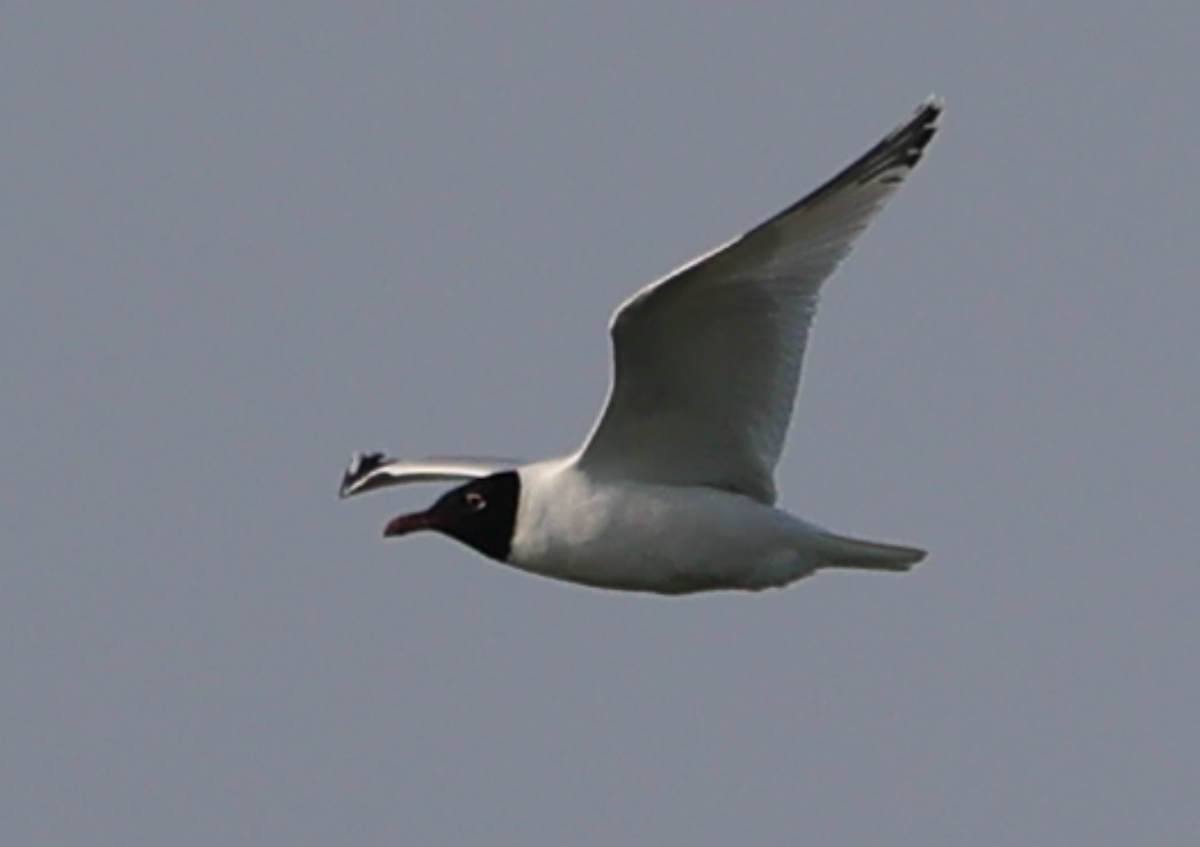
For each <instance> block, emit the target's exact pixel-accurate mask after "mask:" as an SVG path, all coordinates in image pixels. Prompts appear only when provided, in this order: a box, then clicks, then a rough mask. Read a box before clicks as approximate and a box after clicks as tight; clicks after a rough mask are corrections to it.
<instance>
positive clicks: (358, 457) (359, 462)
mask: <svg viewBox="0 0 1200 847" xmlns="http://www.w3.org/2000/svg"><path fill="white" fill-rule="evenodd" d="M387 461H388V458H387V455H386V454H384V453H362V452H356V453H354V454H353V455H352V456H351V457H350V463H349V464H348V465H347V466H346V471H345V473H343V474H342V484H341V485H340V486H338V499H339V500H345V499H346V498H347V497H352V496H353V495H355V494H359V493H361V492H362V487H361V486H362V482H363V480H364V479H365V478H366V477H367V476H368V475H369V474H370V473H371V472H372V471H374V470H375V469H376V468H378V467H379V466H380V465H383V464H384V463H386V462H387Z"/></svg>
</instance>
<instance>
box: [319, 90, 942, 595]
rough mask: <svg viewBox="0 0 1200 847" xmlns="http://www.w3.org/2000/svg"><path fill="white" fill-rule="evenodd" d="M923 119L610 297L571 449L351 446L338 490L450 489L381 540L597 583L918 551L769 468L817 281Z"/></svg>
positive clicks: (889, 178) (888, 558) (786, 579)
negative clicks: (606, 384) (536, 457)
mask: <svg viewBox="0 0 1200 847" xmlns="http://www.w3.org/2000/svg"><path fill="white" fill-rule="evenodd" d="M941 113H942V102H941V100H940V99H938V98H936V97H931V98H929V99H928V100H926V101H925V102H924V103H923V104H921V106H920V107H918V109H917V110H916V112H915V113H914V114H913V116H912V117H911V118H910V119H909V120H908V121H907V122H905V123H904V124H902V125H901V126H899V127H898V128H896V129H895V130H894V131H893V132H891V133H890V134H889V135H888V136H887V137H885V138H884V139H883V140H882V141H880V142H879V143H878V144H876V145H875V146H874V147H873V148H871V149H870V150H869V151H867V152H866V153H865V154H864V155H862V156H861V157H860V158H858V159H857V160H856V161H854V162H853V163H851V164H850V165H849V166H848V167H846V168H845V169H844V170H843V171H841V173H839V174H837V176H835V177H833V178H832V179H831V180H829V181H828V182H826V183H825V184H824V185H822V186H821V187H820V188H818V189H817V190H816V191H814V192H812V193H811V194H809V195H808V196H807V197H805V198H804V199H802V200H800V201H798V202H797V203H795V204H793V205H791V206H789V207H788V208H786V209H784V210H783V211H782V212H780V213H779V214H777V215H775V216H774V217H772V218H770V219H769V220H767V221H766V222H765V223H762V224H760V225H759V226H757V227H755V228H754V229H751V230H750V231H749V232H747V233H746V234H745V235H743V236H741V237H740V238H736V239H734V240H732V241H730V242H728V243H726V244H724V245H722V246H721V247H718V248H717V249H715V250H713V251H711V252H709V253H706V254H704V255H702V256H700V257H699V258H697V259H695V260H693V261H691V262H689V263H688V264H686V265H684V266H683V267H681V268H680V269H678V270H677V271H675V272H673V273H671V274H669V275H668V276H666V277H665V278H663V279H661V280H659V281H658V282H655V283H653V284H652V285H649V286H647V287H646V288H644V289H642V290H641V291H639V292H638V293H637V294H635V295H634V296H633V297H631V298H630V299H629V300H627V301H626V302H625V303H624V304H622V305H621V306H620V308H618V309H617V311H616V312H615V313H614V315H613V317H612V320H611V323H610V332H611V335H612V346H613V377H612V384H611V387H610V390H609V395H608V401H607V404H606V405H605V408H604V411H603V412H602V413H601V415H600V418H599V420H598V421H597V422H596V423H595V425H594V426H593V428H592V431H591V433H590V434H589V435H588V437H587V439H586V440H585V441H584V443H583V446H582V447H581V448H579V450H578V451H576V452H575V453H573V454H572V455H569V456H566V457H564V458H558V459H551V460H548V461H540V462H534V463H529V464H521V463H518V462H511V461H504V460H492V459H461V458H455V459H425V460H418V461H405V460H399V459H392V458H388V457H386V456H385V455H384V454H382V453H367V454H361V453H360V454H355V456H354V457H353V459H352V460H351V463H350V467H349V468H348V469H347V470H346V472H345V475H344V477H343V479H342V486H341V491H340V493H341V496H342V497H350V496H352V495H355V494H360V493H362V492H365V491H371V490H374V489H378V488H383V487H386V486H392V485H400V484H405V483H414V482H445V481H457V482H459V483H460V485H459V487H457V488H454V489H452V490H450V491H448V492H447V493H445V494H443V495H442V496H441V497H440V498H439V499H438V500H437V501H436V502H435V503H434V504H433V505H432V506H430V507H429V508H428V509H426V510H424V511H420V512H414V513H412V514H405V515H401V516H400V517H397V518H395V519H394V520H392V521H390V522H389V523H388V524H387V526H386V528H385V529H384V535H385V536H402V535H408V534H409V533H413V532H417V531H420V530H433V531H435V532H440V533H442V534H443V535H447V536H449V537H451V538H454V539H456V540H458V541H460V542H462V543H463V544H466V545H467V546H469V547H472V548H474V549H475V550H477V551H478V552H480V553H482V554H483V555H485V556H488V557H490V558H492V559H495V560H497V561H500V562H503V563H505V564H508V565H511V566H513V567H515V568H519V569H521V570H524V571H528V572H530V573H534V574H539V575H541V576H545V577H551V578H554V579H559V580H565V581H568V582H573V583H580V584H583V585H590V586H595V587H598V588H609V589H619V590H625V591H644V592H655V593H660V594H688V593H693V592H699V591H713V590H721V589H745V590H759V589H764V588H769V587H775V586H783V585H787V584H789V583H792V582H795V581H796V580H798V579H801V578H803V577H806V576H809V575H811V574H813V573H816V572H817V571H819V570H822V569H826V568H851V569H858V570H867V571H889V572H904V571H908V570H909V569H911V568H912V566H913V565H915V564H916V563H917V562H919V561H921V559H923V558H924V557H925V551H923V550H919V549H916V548H913V547H904V546H899V545H895V544H884V543H879V542H874V541H866V540H862V539H858V538H851V537H848V536H845V535H839V534H836V533H833V532H830V531H829V530H826V529H824V528H822V527H820V526H817V525H815V524H813V523H810V522H808V521H805V520H802V519H801V518H799V517H796V516H795V515H792V514H790V513H788V512H786V511H783V510H782V509H779V508H776V506H775V496H776V495H775V481H774V470H775V466H776V464H777V462H778V461H779V456H780V453H781V452H782V450H783V444H784V439H785V437H786V435H787V430H788V425H789V422H790V420H791V415H792V407H793V405H794V401H795V398H796V392H797V389H798V386H799V379H800V366H801V362H802V359H803V356H804V348H805V343H806V341H807V338H808V331H809V327H810V326H811V324H812V320H813V315H814V313H815V312H816V307H817V298H818V294H819V293H820V289H821V285H822V284H823V283H824V282H825V280H826V279H828V278H829V276H830V275H831V274H832V273H833V271H834V269H835V268H837V266H838V264H839V263H840V262H841V261H842V259H844V258H845V257H846V255H847V254H848V253H849V252H850V248H851V245H852V244H853V242H854V239H855V238H856V237H857V236H858V235H859V234H860V233H861V232H862V231H863V230H864V229H865V228H866V227H867V224H868V223H869V222H870V221H871V219H872V218H873V217H874V216H875V215H876V214H877V213H878V212H879V210H880V209H881V208H882V207H883V205H884V203H885V202H886V201H887V200H888V198H890V197H891V196H892V195H893V194H894V193H895V192H896V190H897V189H899V187H900V185H901V184H902V183H903V182H904V180H905V178H906V177H907V176H908V174H909V173H910V172H911V171H912V170H913V168H914V167H916V165H917V162H919V161H920V160H921V156H922V154H923V153H924V151H925V148H926V147H927V146H928V145H929V142H930V141H931V140H932V139H933V136H934V134H935V133H936V132H937V129H938V122H939V118H940V116H941Z"/></svg>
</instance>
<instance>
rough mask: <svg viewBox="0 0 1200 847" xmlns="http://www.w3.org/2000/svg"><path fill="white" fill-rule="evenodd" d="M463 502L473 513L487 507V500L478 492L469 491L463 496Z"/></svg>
mask: <svg viewBox="0 0 1200 847" xmlns="http://www.w3.org/2000/svg"><path fill="white" fill-rule="evenodd" d="M463 502H464V503H466V504H467V508H468V509H470V510H471V511H472V512H478V511H481V510H482V509H484V508H485V507H486V506H487V498H486V497H484V496H483V495H482V494H480V493H479V492H478V491H468V492H467V493H466V494H464V495H463Z"/></svg>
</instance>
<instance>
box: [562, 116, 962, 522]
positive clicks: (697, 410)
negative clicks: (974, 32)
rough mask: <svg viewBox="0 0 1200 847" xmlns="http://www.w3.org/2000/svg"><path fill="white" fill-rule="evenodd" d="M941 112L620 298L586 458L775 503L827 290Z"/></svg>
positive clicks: (608, 470)
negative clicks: (815, 321) (606, 386)
mask: <svg viewBox="0 0 1200 847" xmlns="http://www.w3.org/2000/svg"><path fill="white" fill-rule="evenodd" d="M941 112H942V104H941V101H940V100H938V99H936V98H930V99H928V100H927V101H926V102H925V103H923V104H922V105H921V106H920V107H919V108H918V109H917V111H916V113H915V114H914V115H913V117H912V118H911V119H910V120H908V121H907V122H906V123H904V124H903V125H901V126H900V127H898V128H897V129H896V130H894V131H893V132H892V133H891V134H890V135H888V136H887V137H886V138H884V139H883V140H882V141H880V142H879V143H878V144H877V145H875V147H873V148H872V149H871V150H869V151H868V152H867V153H866V154H865V155H863V156H862V157H861V158H859V159H858V160H857V161H855V162H854V163H853V164H851V165H849V166H848V167H847V168H846V169H845V170H843V171H842V172H841V173H839V174H838V175H837V176H835V177H834V178H833V179H831V180H830V181H829V182H827V183H825V185H823V186H821V187H820V188H818V189H817V190H816V191H814V192H813V193H811V194H809V195H808V196H807V197H805V198H804V199H803V200H800V201H799V202H798V203H796V204H794V205H792V206H790V207H788V208H787V209H785V210H783V211H782V212H780V213H779V214H778V215H776V216H775V217H773V218H771V219H770V220H768V221H766V222H765V223H763V224H761V225H759V226H758V227H755V228H754V229H752V230H751V231H750V232H748V233H747V234H745V235H744V236H742V237H741V238H738V239H736V240H734V241H732V242H730V243H728V244H726V245H724V246H722V247H720V248H718V249H717V250H715V251H713V252H711V253H708V254H706V255H704V256H702V257H700V258H699V259H696V260H695V261H693V262H691V263H690V264H688V265H685V266H684V267H682V268H680V269H679V270H677V271H675V272H674V273H672V274H671V275H669V276H667V277H666V278H664V279H662V280H660V281H659V282H656V283H654V284H653V285H650V286H648V287H647V288H645V289H643V290H642V291H640V292H639V293H638V294H636V295H635V296H634V297H632V298H631V299H630V300H628V301H627V302H626V303H625V304H624V305H622V306H621V307H620V308H619V309H618V310H617V312H616V314H615V315H614V316H613V320H612V325H611V332H612V340H613V362H614V364H613V370H614V373H613V381H612V387H611V389H610V392H609V397H608V403H607V406H606V408H605V410H604V412H603V414H602V415H601V416H600V419H599V420H598V422H597V423H596V426H595V428H594V429H593V431H592V434H591V435H590V436H589V437H588V440H587V442H586V443H585V444H584V447H583V449H582V450H581V452H580V454H579V456H578V459H577V461H578V463H579V466H580V467H581V468H584V469H587V470H589V471H590V472H592V473H596V474H600V475H608V474H612V475H618V476H621V477H625V478H629V479H637V480H641V481H644V482H655V483H663V484H671V485H707V486H712V487H718V488H723V489H728V490H732V491H738V492H741V493H744V494H746V495H748V496H751V497H754V498H756V499H758V500H761V501H763V502H767V503H771V502H774V499H775V484H774V478H773V474H774V470H775V465H776V463H777V462H778V460H779V455H780V452H781V451H782V449H783V442H784V438H785V436H786V434H787V428H788V423H789V421H790V419H791V414H792V406H793V404H794V402H795V397H796V391H797V388H798V385H799V378H800V365H801V361H802V359H803V356H804V345H805V341H806V340H807V337H808V329H809V326H810V324H811V323H812V318H813V314H814V312H815V311H816V306H817V295H818V293H819V291H820V288H821V284H822V283H823V282H824V281H825V280H826V279H827V278H828V277H829V275H830V274H832V273H833V271H834V269H835V268H836V267H837V266H838V263H839V262H841V260H842V259H844V258H845V257H846V254H847V253H849V252H850V247H851V244H852V243H853V241H854V239H855V237H856V236H857V235H858V234H859V233H861V232H862V231H863V230H864V229H865V228H866V226H867V224H868V223H869V222H870V220H871V218H872V217H874V215H875V214H876V213H877V212H878V211H879V210H880V208H881V207H882V206H883V204H884V202H885V201H886V200H887V199H888V198H889V197H891V196H892V194H894V193H895V191H896V190H897V189H898V188H899V187H900V185H901V183H902V182H903V181H904V178H905V177H906V176H907V175H908V173H909V172H910V171H911V170H912V169H913V167H915V166H916V164H917V162H918V161H920V159H921V154H922V152H923V151H924V150H925V147H926V146H927V145H928V144H929V142H930V140H931V139H932V138H933V135H934V133H935V131H936V130H937V125H938V117H939V115H940V114H941Z"/></svg>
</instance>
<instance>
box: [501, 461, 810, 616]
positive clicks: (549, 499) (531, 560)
mask: <svg viewBox="0 0 1200 847" xmlns="http://www.w3.org/2000/svg"><path fill="white" fill-rule="evenodd" d="M546 483H547V484H545V485H539V484H537V481H535V482H534V484H532V485H531V484H528V483H527V484H525V485H524V487H523V497H522V502H521V505H520V509H519V512H518V517H517V530H516V532H515V533H514V537H513V547H512V552H511V554H510V556H509V563H510V564H512V565H513V566H515V567H518V568H521V569H523V570H527V571H531V572H533V573H537V574H540V575H542V576H548V577H552V578H556V579H562V580H567V581H569V582H576V583H582V584H585V585H593V586H598V587H603V588H615V589H625V590H630V591H653V592H659V593H666V594H681V593H690V592H694V591H704V590H712V589H722V588H749V589H755V588H766V587H769V586H772V585H783V584H786V583H788V582H792V581H793V580H795V579H798V578H799V577H801V576H804V575H806V574H807V573H811V572H812V570H813V569H814V568H815V564H814V563H813V562H812V561H810V559H811V556H809V555H808V554H807V553H806V551H805V549H804V547H805V545H804V543H803V540H804V535H805V532H804V529H805V527H806V526H807V525H806V524H804V523H803V522H801V521H799V520H797V519H796V518H793V517H792V516H791V515H788V514H787V513H786V512H782V511H780V510H778V509H774V508H772V507H770V506H766V505H763V504H761V503H758V502H757V501H754V500H751V499H749V498H747V497H743V496H741V495H737V494H731V493H729V492H725V491H718V490H716V489H710V488H704V487H676V486H658V485H647V484H641V483H634V482H627V481H622V482H619V483H608V482H603V481H595V480H592V479H589V478H587V477H584V476H583V475H581V474H572V473H571V472H570V471H565V472H562V473H560V474H558V475H557V476H554V477H552V478H551V479H548V480H546Z"/></svg>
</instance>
